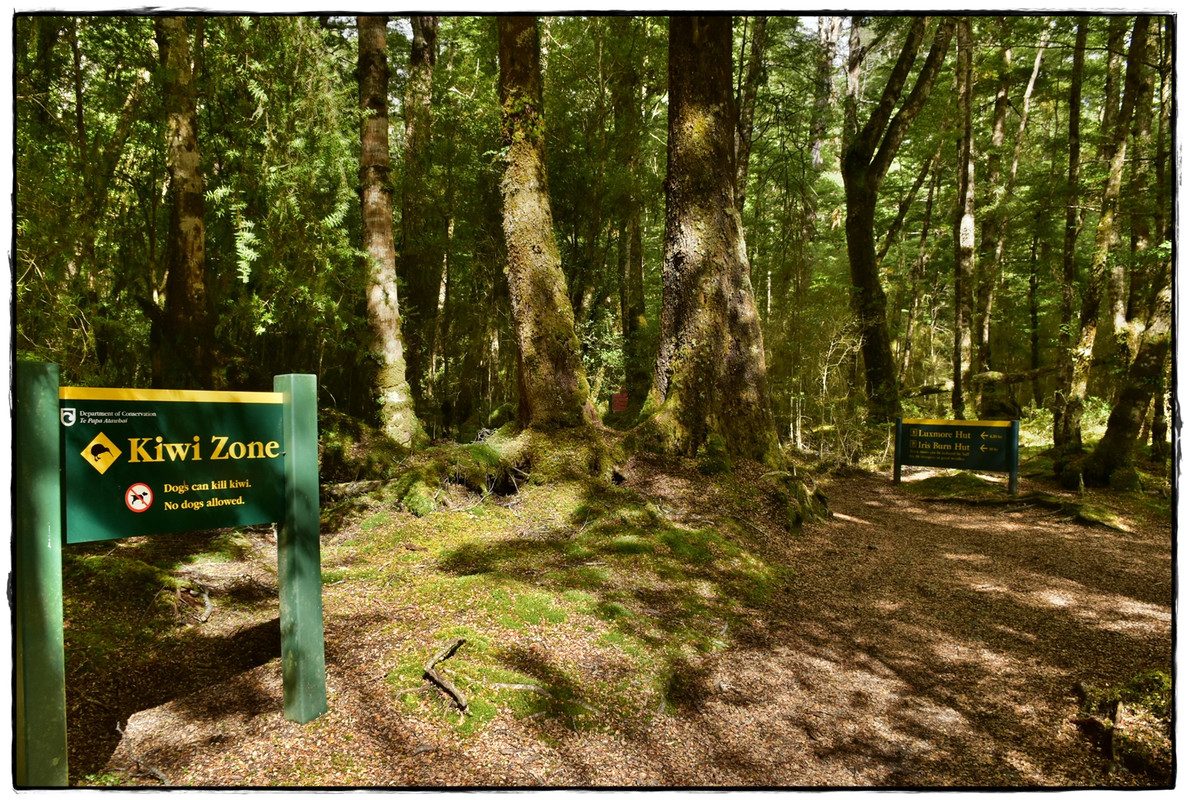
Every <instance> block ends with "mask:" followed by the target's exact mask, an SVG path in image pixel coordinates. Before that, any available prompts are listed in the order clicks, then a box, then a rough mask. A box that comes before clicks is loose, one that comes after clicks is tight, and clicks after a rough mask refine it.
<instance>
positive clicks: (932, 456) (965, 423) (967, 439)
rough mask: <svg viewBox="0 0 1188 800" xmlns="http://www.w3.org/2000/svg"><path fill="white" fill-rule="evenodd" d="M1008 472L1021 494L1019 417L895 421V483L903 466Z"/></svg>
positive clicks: (1012, 489) (1013, 491)
mask: <svg viewBox="0 0 1188 800" xmlns="http://www.w3.org/2000/svg"><path fill="white" fill-rule="evenodd" d="M904 465H906V466H911V467H950V468H952V469H967V470H981V471H984V472H1008V473H1010V478H1009V483H1008V486H1009V491H1010V493H1011V494H1018V493H1019V422H1018V420H962V419H957V420H951V419H899V420H896V422H895V483H899V482H900V467H902V466H904Z"/></svg>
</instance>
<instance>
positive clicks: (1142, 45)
mask: <svg viewBox="0 0 1188 800" xmlns="http://www.w3.org/2000/svg"><path fill="white" fill-rule="evenodd" d="M1148 22H1149V17H1146V16H1141V15H1140V16H1139V17H1137V18H1136V20H1135V23H1134V31H1133V33H1132V34H1131V40H1130V52H1129V54H1128V55H1127V63H1126V87H1125V92H1124V97H1123V99H1122V106H1121V108H1120V109H1119V111H1118V114H1117V117H1116V119H1115V121H1114V126H1113V128H1112V129H1111V130H1110V131H1109V132H1108V140H1107V143H1106V145H1105V155H1107V156H1108V162H1109V172H1108V174H1107V176H1106V181H1105V185H1104V187H1103V188H1102V198H1101V216H1100V218H1099V219H1098V223H1097V232H1096V236H1095V238H1094V243H1093V261H1092V263H1091V264H1090V267H1089V281H1088V285H1087V286H1086V288H1085V292H1084V297H1083V298H1082V301H1081V325H1080V335H1079V337H1078V338H1077V342H1076V344H1075V345H1074V347H1073V351H1072V385H1071V387H1070V394H1069V398H1068V407H1067V408H1066V413H1067V414H1068V415H1069V419H1068V420H1066V421H1065V424H1066V425H1069V426H1070V428H1071V429H1072V430H1073V433H1072V435H1071V437H1070V442H1069V445H1075V444H1077V443H1079V442H1080V441H1081V435H1080V427H1081V413H1082V410H1083V408H1084V403H1085V397H1086V395H1087V392H1088V386H1089V369H1090V366H1091V362H1092V358H1093V344H1094V341H1095V340H1096V337H1097V326H1098V316H1099V313H1100V311H1101V301H1102V298H1103V295H1104V293H1105V287H1106V282H1107V279H1108V275H1109V258H1110V252H1111V251H1112V250H1113V248H1114V246H1115V245H1116V243H1117V241H1118V225H1117V215H1118V199H1119V195H1120V193H1121V188H1122V171H1123V167H1124V166H1125V163H1126V140H1127V137H1128V135H1129V133H1130V122H1131V119H1132V118H1133V115H1134V107H1135V102H1136V96H1137V95H1138V94H1139V92H1140V90H1141V85H1140V81H1141V69H1142V62H1143V60H1144V59H1145V58H1146V48H1147V29H1148ZM1069 452H1075V450H1071V449H1070V450H1069Z"/></svg>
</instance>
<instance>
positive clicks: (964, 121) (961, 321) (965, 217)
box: [952, 17, 977, 419]
mask: <svg viewBox="0 0 1188 800" xmlns="http://www.w3.org/2000/svg"><path fill="white" fill-rule="evenodd" d="M957 113H958V114H960V115H961V142H960V144H959V145H958V153H959V155H958V159H957V173H958V179H957V216H956V217H955V219H954V221H953V246H954V253H953V362H952V364H953V395H952V405H953V416H954V417H955V418H956V419H965V386H964V377H965V375H966V373H968V371H969V370H970V367H971V366H972V363H971V362H972V357H971V349H972V344H973V321H974V320H973V307H974V303H973V296H974V273H975V262H976V259H977V249H976V242H975V237H974V128H973V23H972V22H971V20H970V18H969V17H962V18H961V19H959V20H958V21H957Z"/></svg>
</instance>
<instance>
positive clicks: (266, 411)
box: [13, 362, 327, 788]
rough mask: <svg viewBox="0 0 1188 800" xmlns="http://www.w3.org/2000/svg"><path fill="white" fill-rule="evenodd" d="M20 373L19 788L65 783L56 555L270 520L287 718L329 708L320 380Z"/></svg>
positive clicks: (16, 463)
mask: <svg viewBox="0 0 1188 800" xmlns="http://www.w3.org/2000/svg"><path fill="white" fill-rule="evenodd" d="M16 367H17V369H16V376H15V377H16V382H15V387H14V388H15V390H16V391H15V401H16V402H15V404H14V412H15V425H14V428H13V445H14V447H13V472H14V481H13V489H14V492H13V499H14V510H15V512H16V513H15V520H14V522H15V527H14V531H13V538H14V540H15V547H14V556H15V561H14V565H13V566H14V569H13V578H14V580H13V600H14V603H13V606H14V612H15V613H14V629H15V630H14V633H15V636H14V639H15V642H14V644H15V648H14V649H15V666H16V676H15V677H16V698H15V705H16V709H15V711H16V728H15V731H14V733H15V736H14V738H15V742H14V744H15V751H16V752H15V756H16V758H15V764H14V766H15V768H16V769H15V773H16V775H15V778H16V781H15V783H16V785H17V786H18V787H22V788H28V787H37V786H65V785H67V783H68V771H67V764H66V692H65V654H64V648H63V644H64V642H63V614H62V547H63V545H69V544H76V543H82V542H94V541H102V540H107V539H118V538H124V537H129V536H146V535H158V534H168V533H181V532H183V531H195V530H209V529H212V528H224V527H235V526H241V525H253V524H258V523H266V522H276V523H279V524H278V526H277V588H278V594H279V595H280V598H279V599H280V631H281V648H280V654H279V655H280V657H281V672H282V682H283V687H284V715H285V718H286V719H288V720H292V721H295V722H302V723H304V722H309V721H310V720H313V719H315V718H316V717H318V716H320V715H321V714H323V713H324V712H325V711H326V708H327V705H326V664H325V643H324V639H323V624H322V583H321V554H320V546H319V503H318V435H317V382H316V380H315V378H314V376H313V375H278V376H276V378H275V379H274V381H273V391H271V392H183V391H158V390H141V389H94V388H77V387H60V386H59V385H58V367H57V365H55V364H42V363H28V362H18V363H17V365H16Z"/></svg>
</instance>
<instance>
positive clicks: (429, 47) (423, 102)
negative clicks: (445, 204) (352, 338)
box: [398, 16, 443, 410]
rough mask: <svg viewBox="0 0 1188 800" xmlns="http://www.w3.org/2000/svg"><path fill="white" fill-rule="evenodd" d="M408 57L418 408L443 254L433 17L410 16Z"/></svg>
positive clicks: (408, 265) (407, 217)
mask: <svg viewBox="0 0 1188 800" xmlns="http://www.w3.org/2000/svg"><path fill="white" fill-rule="evenodd" d="M411 22H412V33H413V36H412V51H411V54H410V56H409V63H408V82H407V83H406V84H405V90H404V176H403V184H402V190H401V207H402V212H401V215H400V258H399V260H398V266H399V267H400V277H401V279H402V280H403V283H404V285H405V286H406V287H407V291H406V292H405V298H404V303H403V304H402V305H403V308H402V311H403V314H402V316H403V320H404V324H403V328H402V329H403V333H404V340H405V345H406V350H405V352H406V354H407V361H408V369H407V376H408V382H409V386H410V387H411V388H412V391H413V395H414V397H415V398H416V399H417V401H418V402H419V403H421V406H422V408H424V409H425V410H428V406H429V405H430V403H429V402H427V401H428V400H429V399H430V397H431V396H432V393H433V387H432V386H431V385H430V383H429V380H428V377H429V372H430V368H431V364H430V363H429V362H430V360H431V359H432V357H433V353H434V351H435V349H436V341H435V336H434V335H435V332H436V330H437V312H438V301H439V297H440V295H441V281H442V269H443V261H442V258H443V253H442V248H441V246H440V239H441V235H440V230H439V228H440V220H439V219H438V215H435V213H434V209H435V208H438V207H439V205H440V204H439V203H438V202H437V198H436V197H435V196H434V193H433V191H432V188H431V187H430V185H429V173H430V169H431V167H432V164H431V159H432V155H431V152H432V150H431V143H432V137H433V69H434V67H435V65H436V64H437V28H438V19H437V17H435V16H413V17H412V18H411Z"/></svg>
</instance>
